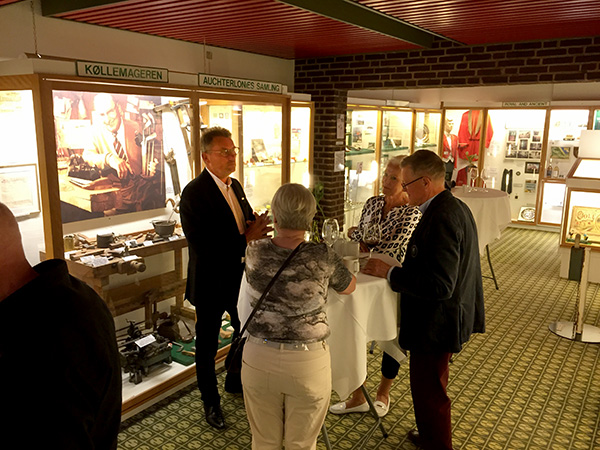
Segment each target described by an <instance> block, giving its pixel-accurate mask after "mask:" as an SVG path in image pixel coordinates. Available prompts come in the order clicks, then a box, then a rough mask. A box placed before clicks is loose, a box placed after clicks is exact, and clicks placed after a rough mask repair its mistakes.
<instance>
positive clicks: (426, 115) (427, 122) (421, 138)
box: [413, 110, 442, 153]
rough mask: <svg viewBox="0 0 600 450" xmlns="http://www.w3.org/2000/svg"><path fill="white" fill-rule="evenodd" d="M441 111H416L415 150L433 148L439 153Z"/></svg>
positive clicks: (432, 149) (433, 150)
mask: <svg viewBox="0 0 600 450" xmlns="http://www.w3.org/2000/svg"><path fill="white" fill-rule="evenodd" d="M441 120H442V113H441V111H431V110H427V111H416V113H415V132H414V147H413V148H414V151H417V150H423V149H425V150H431V151H432V152H435V153H439V141H440V132H441V129H440V124H441Z"/></svg>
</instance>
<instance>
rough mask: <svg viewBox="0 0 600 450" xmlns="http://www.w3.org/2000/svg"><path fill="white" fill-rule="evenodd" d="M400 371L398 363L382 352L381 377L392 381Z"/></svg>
mask: <svg viewBox="0 0 600 450" xmlns="http://www.w3.org/2000/svg"><path fill="white" fill-rule="evenodd" d="M399 370H400V363H399V362H398V361H396V360H395V359H394V358H392V357H391V356H390V355H388V354H387V353H386V352H383V357H382V358H381V375H383V376H384V377H386V378H388V379H390V380H393V379H394V378H396V377H397V376H398V371H399Z"/></svg>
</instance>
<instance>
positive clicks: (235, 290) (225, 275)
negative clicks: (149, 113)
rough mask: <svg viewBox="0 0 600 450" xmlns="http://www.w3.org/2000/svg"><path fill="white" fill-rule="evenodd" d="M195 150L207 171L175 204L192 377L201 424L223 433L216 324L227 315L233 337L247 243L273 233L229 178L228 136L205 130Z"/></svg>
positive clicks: (233, 381)
mask: <svg viewBox="0 0 600 450" xmlns="http://www.w3.org/2000/svg"><path fill="white" fill-rule="evenodd" d="M200 145H201V148H202V160H203V161H204V164H205V165H206V168H205V169H204V170H203V171H202V173H201V174H200V175H199V176H198V177H197V178H195V179H194V180H192V181H191V182H190V183H189V184H188V185H187V186H186V188H185V189H184V190H183V193H182V194H181V202H180V212H181V224H182V225H183V231H184V233H185V236H186V238H187V240H188V249H189V258H190V259H189V264H188V278H187V287H186V298H187V299H188V300H189V301H190V303H192V304H193V305H194V306H195V307H196V376H197V378H198V388H199V389H200V392H201V394H202V401H203V402H204V412H205V416H206V421H207V422H208V423H209V424H210V425H211V426H213V427H215V428H218V429H222V428H224V427H225V420H224V418H223V413H222V411H221V405H220V402H221V397H220V396H219V392H218V389H217V377H216V375H215V356H216V354H217V349H218V336H219V330H220V327H221V319H222V316H223V314H224V312H225V311H227V312H228V313H229V315H230V316H231V325H232V326H233V328H234V330H235V331H234V337H236V336H237V333H238V332H239V330H240V321H239V318H238V313H237V300H238V294H239V288H240V282H241V279H242V273H243V271H244V259H243V258H244V255H245V252H246V244H247V243H248V242H250V241H251V240H254V239H261V238H263V237H265V236H266V235H267V233H268V232H269V231H271V230H272V228H271V227H270V226H269V224H268V218H267V214H266V213H265V214H263V215H260V216H257V217H255V215H254V213H253V211H252V207H251V206H250V204H249V203H248V200H246V196H245V194H244V190H243V189H242V186H241V184H240V183H239V182H238V181H237V180H236V179H234V178H231V177H230V176H229V175H230V174H231V173H233V172H234V171H235V164H236V155H237V148H236V147H235V145H234V143H233V140H232V139H231V132H229V131H228V130H226V129H224V128H220V127H213V128H210V129H208V130H206V131H205V132H204V134H203V135H202V139H201V142H200ZM240 357H241V355H240ZM225 390H226V391H227V392H230V393H240V392H241V391H242V384H241V379H240V374H239V373H235V374H234V373H228V374H227V376H226V378H225Z"/></svg>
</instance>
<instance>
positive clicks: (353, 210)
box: [344, 109, 381, 226]
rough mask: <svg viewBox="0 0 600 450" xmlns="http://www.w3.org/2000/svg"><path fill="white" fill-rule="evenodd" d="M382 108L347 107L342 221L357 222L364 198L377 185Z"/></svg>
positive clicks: (348, 223)
mask: <svg viewBox="0 0 600 450" xmlns="http://www.w3.org/2000/svg"><path fill="white" fill-rule="evenodd" d="M380 125H381V111H378V110H364V109H350V110H348V112H347V116H346V168H345V171H346V197H345V198H346V207H345V219H344V223H345V224H346V225H347V226H354V225H355V224H357V223H358V220H359V218H360V212H361V210H362V207H363V205H364V203H365V201H366V200H367V199H368V198H369V197H371V196H373V195H374V193H375V192H376V189H377V176H378V173H379V168H378V164H377V154H378V153H379V151H380V148H381V131H380V130H381V127H380Z"/></svg>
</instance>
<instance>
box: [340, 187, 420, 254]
mask: <svg viewBox="0 0 600 450" xmlns="http://www.w3.org/2000/svg"><path fill="white" fill-rule="evenodd" d="M384 205H385V197H384V196H381V195H380V196H376V197H371V198H370V199H368V200H367V201H366V202H365V206H364V207H363V210H362V213H361V215H360V222H359V224H358V229H357V230H355V231H354V233H352V234H351V236H350V239H352V240H353V241H360V240H361V235H360V229H361V227H362V226H363V225H366V224H367V223H370V222H379V223H380V224H381V242H380V243H379V245H377V247H375V248H374V249H373V251H374V252H376V253H383V254H385V255H389V256H391V257H392V258H394V259H397V260H398V261H399V262H400V263H402V262H403V261H404V254H405V253H406V244H407V243H408V240H409V239H410V237H411V236H412V233H413V231H414V229H415V228H416V227H417V224H418V223H419V220H420V219H421V215H422V214H421V211H419V208H417V207H416V206H409V205H403V206H396V207H395V208H392V210H391V211H390V212H389V213H388V215H387V216H386V217H382V216H383V206H384Z"/></svg>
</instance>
